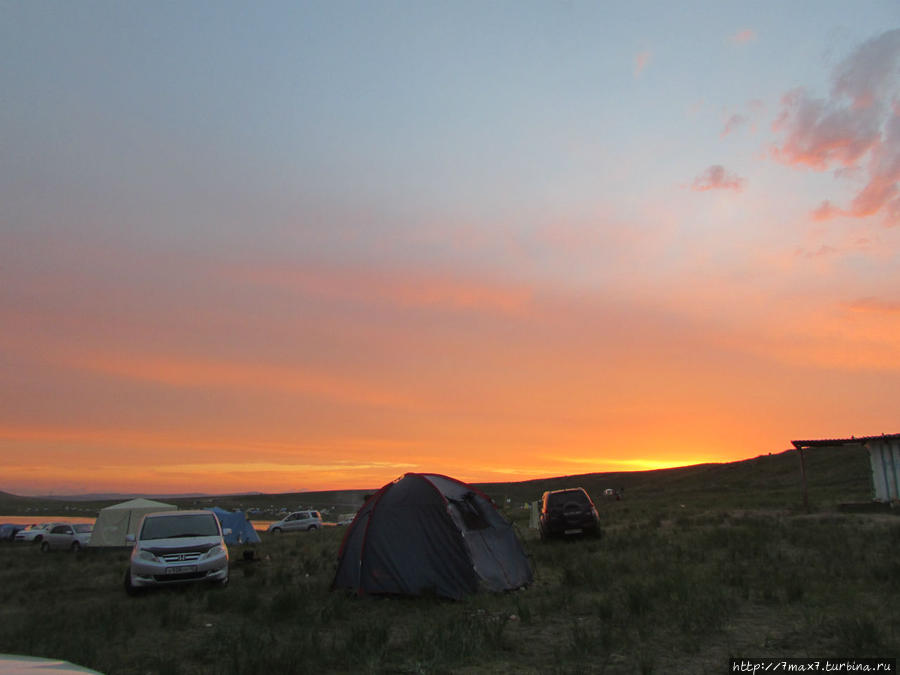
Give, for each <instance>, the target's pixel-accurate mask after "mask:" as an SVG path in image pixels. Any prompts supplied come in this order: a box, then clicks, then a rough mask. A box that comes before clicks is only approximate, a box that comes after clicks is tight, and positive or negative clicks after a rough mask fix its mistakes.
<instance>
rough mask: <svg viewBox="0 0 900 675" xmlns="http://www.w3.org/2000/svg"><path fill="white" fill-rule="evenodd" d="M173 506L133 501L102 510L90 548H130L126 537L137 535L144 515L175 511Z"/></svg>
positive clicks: (140, 500) (142, 500)
mask: <svg viewBox="0 0 900 675" xmlns="http://www.w3.org/2000/svg"><path fill="white" fill-rule="evenodd" d="M177 509H178V507H177V506H174V505H172V504H163V503H162V502H155V501H153V500H152V499H143V498H138V499H132V500H129V501H127V502H122V503H121V504H113V505H112V506H107V507H106V508H105V509H101V510H100V515H98V516H97V522H95V523H94V531H93V532H91V540H90V542H88V546H128V542H126V541H125V536H126V535H129V534H137V528H138V527H139V526H140V524H141V518H143V517H144V514H147V513H155V512H157V511H175V510H177Z"/></svg>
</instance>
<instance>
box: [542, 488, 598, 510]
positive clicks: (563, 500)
mask: <svg viewBox="0 0 900 675" xmlns="http://www.w3.org/2000/svg"><path fill="white" fill-rule="evenodd" d="M589 501H590V500H589V499H588V496H587V495H586V494H585V492H584V490H564V491H562V492H551V493H550V494H549V495H547V506H548V507H550V508H552V507H554V506H563V505H565V504H568V503H569V502H575V503H576V504H580V505H582V506H586V505H587V504H588V503H589Z"/></svg>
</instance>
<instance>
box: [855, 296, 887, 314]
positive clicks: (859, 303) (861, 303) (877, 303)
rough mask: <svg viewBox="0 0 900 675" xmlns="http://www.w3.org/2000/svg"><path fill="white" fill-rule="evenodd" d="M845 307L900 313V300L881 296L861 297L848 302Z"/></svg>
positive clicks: (861, 310) (865, 310) (857, 309)
mask: <svg viewBox="0 0 900 675" xmlns="http://www.w3.org/2000/svg"><path fill="white" fill-rule="evenodd" d="M845 307H846V308H847V309H849V310H852V311H854V312H874V313H876V314H900V302H896V301H892V300H882V299H880V298H873V297H867V298H859V299H858V300H853V301H852V302H848V303H846V305H845Z"/></svg>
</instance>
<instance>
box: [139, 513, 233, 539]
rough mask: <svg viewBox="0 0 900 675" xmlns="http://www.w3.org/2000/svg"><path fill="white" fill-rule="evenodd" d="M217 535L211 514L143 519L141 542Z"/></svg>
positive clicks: (216, 528) (214, 520)
mask: <svg viewBox="0 0 900 675" xmlns="http://www.w3.org/2000/svg"><path fill="white" fill-rule="evenodd" d="M218 534H219V527H218V524H217V523H216V517H215V516H214V515H213V514H211V513H210V514H208V515H207V514H204V513H199V514H191V515H183V516H181V515H179V516H158V517H156V518H145V519H144V526H143V527H142V528H141V540H142V541H146V540H148V539H174V538H177V537H215V536H218Z"/></svg>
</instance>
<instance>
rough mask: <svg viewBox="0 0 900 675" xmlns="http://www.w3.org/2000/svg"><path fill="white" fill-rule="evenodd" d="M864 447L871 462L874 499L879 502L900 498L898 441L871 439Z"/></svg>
mask: <svg viewBox="0 0 900 675" xmlns="http://www.w3.org/2000/svg"><path fill="white" fill-rule="evenodd" d="M866 447H867V448H868V449H869V461H870V462H871V463H872V484H873V485H874V486H875V499H876V500H877V501H880V502H889V501H893V500H896V499H900V442H898V441H896V440H895V441H881V440H872V441H869V442H868V443H866Z"/></svg>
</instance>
